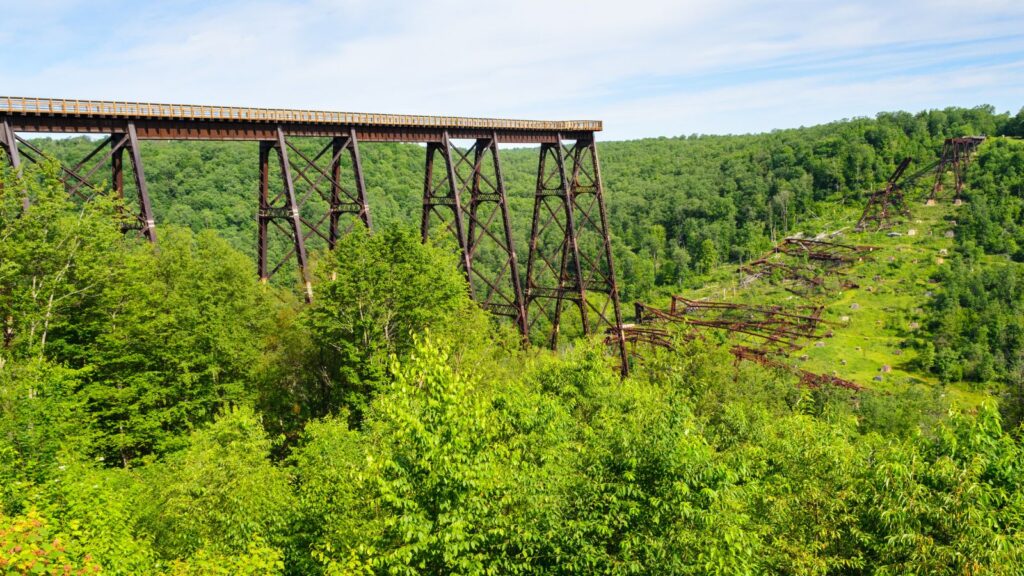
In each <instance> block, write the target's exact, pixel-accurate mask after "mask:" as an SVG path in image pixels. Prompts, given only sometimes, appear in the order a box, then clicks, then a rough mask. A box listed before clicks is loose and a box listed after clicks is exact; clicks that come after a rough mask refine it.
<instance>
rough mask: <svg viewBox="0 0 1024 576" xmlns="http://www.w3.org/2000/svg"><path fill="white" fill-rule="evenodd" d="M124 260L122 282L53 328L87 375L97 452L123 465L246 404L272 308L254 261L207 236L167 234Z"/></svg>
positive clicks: (66, 354) (66, 355)
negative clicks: (99, 437) (100, 436)
mask: <svg viewBox="0 0 1024 576" xmlns="http://www.w3.org/2000/svg"><path fill="white" fill-rule="evenodd" d="M122 262H123V263H124V270H123V274H122V275H121V277H120V278H119V279H118V280H119V281H118V282H114V283H109V284H107V285H106V286H104V287H103V289H102V292H101V293H100V294H99V295H98V296H97V299H96V302H95V303H94V305H93V306H90V307H87V308H83V309H82V310H80V311H79V314H76V315H75V316H74V317H73V318H71V319H70V320H69V322H68V324H67V327H66V328H64V329H58V330H55V335H54V340H55V343H54V348H56V349H57V351H56V352H55V354H54V356H55V357H57V358H59V359H63V360H65V361H67V362H69V363H71V364H73V365H77V366H81V367H82V368H83V369H85V370H86V374H88V376H87V377H86V378H85V382H84V383H83V385H82V387H81V390H80V391H79V394H80V395H81V396H82V397H83V398H85V399H86V401H87V402H88V405H89V410H90V411H91V412H92V413H93V415H94V417H95V419H96V425H97V427H98V428H99V429H100V430H101V431H102V432H103V433H104V441H103V442H101V446H100V447H99V452H100V453H101V454H102V455H104V456H105V457H106V458H109V459H112V461H113V462H117V463H119V464H125V465H127V464H128V462H129V461H130V460H131V459H132V458H134V457H137V456H139V455H144V454H147V453H149V452H151V451H154V450H156V451H168V450H171V449H174V448H175V447H177V446H178V445H179V444H180V438H181V437H180V434H181V433H182V432H186V431H188V430H189V429H191V428H192V427H193V426H195V425H196V424H198V423H201V422H208V421H210V420H212V418H213V415H214V414H215V413H216V412H217V410H218V408H219V407H221V406H225V405H229V404H231V403H237V402H241V401H244V400H245V399H246V398H247V397H248V396H249V394H250V392H249V390H248V387H247V384H248V383H249V382H250V381H251V380H252V379H253V372H252V370H253V368H254V367H255V366H256V365H257V364H258V362H259V358H260V356H261V354H262V350H263V341H262V339H263V338H264V335H265V334H266V332H267V330H268V327H269V326H268V323H267V312H268V310H269V309H272V305H271V303H270V301H269V300H268V296H269V295H268V294H267V293H266V292H265V291H264V290H262V289H261V287H260V286H259V285H257V284H256V283H254V282H253V281H252V268H251V262H250V261H249V260H247V259H246V258H244V257H242V256H241V255H240V254H239V253H237V252H236V251H234V250H232V249H231V248H230V247H229V246H228V245H227V244H226V243H225V242H224V241H223V240H220V239H219V238H217V237H216V236H215V235H214V234H212V233H210V232H206V233H202V234H199V235H195V236H194V235H193V234H192V233H191V232H188V231H184V230H175V229H165V230H163V231H162V235H161V244H160V247H159V249H158V250H157V251H156V252H151V251H149V250H145V249H139V250H136V251H134V252H133V253H132V254H131V255H129V257H128V258H126V259H124V260H122Z"/></svg>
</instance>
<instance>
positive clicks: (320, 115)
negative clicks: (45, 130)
mask: <svg viewBox="0 0 1024 576" xmlns="http://www.w3.org/2000/svg"><path fill="white" fill-rule="evenodd" d="M0 113H8V114H24V115H45V116H101V117H128V118H152V119H185V120H222V121H229V122H301V123H310V124H344V125H360V126H361V125H365V126H401V127H425V128H440V127H443V128H450V127H456V128H477V129H498V130H501V129H505V130H527V131H530V130H544V131H565V132H597V131H600V130H601V128H602V124H601V122H600V121H597V120H510V119H501V118H467V117H460V116H420V115H405V114H366V113H356V112H324V111H317V110H292V109H283V108H244V107H237V106H203V105H191V104H155V103H145V102H117V101H106V100H68V99H55V98H21V97H13V96H2V97H0Z"/></svg>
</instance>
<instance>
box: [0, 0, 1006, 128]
mask: <svg viewBox="0 0 1024 576" xmlns="http://www.w3.org/2000/svg"><path fill="white" fill-rule="evenodd" d="M45 3H47V4H49V5H50V6H48V8H50V9H47V10H36V9H33V10H31V11H29V10H27V9H24V8H20V9H19V8H17V7H13V8H12V10H11V11H9V13H7V14H5V19H4V22H5V24H0V87H2V88H0V91H3V92H7V93H17V94H27V95H55V96H80V97H97V98H122V99H138V100H148V101H153V100H166V101H183V102H211V103H230V104H239V105H259V106H291V107H308V108H327V109H342V110H369V111H388V112H402V113H413V112H415V113H439V114H464V115H494V116H519V117H524V116H534V117H549V118H550V117H587V118H601V119H603V120H605V123H606V127H607V130H608V134H607V135H606V137H612V138H623V137H639V136H644V135H672V134H681V133H691V132H735V131H750V130H762V129H770V128H776V127H786V126H792V125H799V124H809V123H813V122H819V121H825V120H829V119H833V118H836V117H844V116H852V115H858V114H870V113H873V112H874V111H877V110H883V109H886V110H891V109H921V108H926V107H934V106H943V105H947V104H977V103H983V102H991V103H993V104H996V105H997V106H1001V107H1006V108H1009V107H1019V106H1020V105H1024V93H1022V91H1021V81H1022V74H1024V72H1022V70H1021V68H1020V67H1019V66H1013V65H1012V64H1014V62H1015V61H1016V62H1019V61H1020V60H1022V59H1024V33H1022V32H1021V30H1024V5H1022V4H1021V3H1020V2H1010V1H1002V0H981V1H976V2H972V3H970V4H969V5H968V3H964V2H962V1H957V2H952V1H949V2H947V1H946V0H940V1H938V2H937V1H935V0H909V1H895V2H878V1H860V2H847V3H842V4H837V5H830V4H828V3H821V2H815V1H809V0H808V1H802V2H778V1H768V0H753V1H740V0H721V1H719V2H714V3H712V2H700V1H694V0H685V1H671V0H629V1H627V2H623V1H622V0H615V1H611V0H562V1H552V0H519V1H517V2H490V3H481V2H468V1H463V0H437V1H432V2H415V1H412V0H405V1H402V0H377V1H371V0H296V1H293V2H285V3H282V2H269V1H257V2H240V1H239V2H222V3H204V2H198V1H196V2H193V3H184V4H176V6H175V7H173V8H168V7H167V5H165V4H162V3H159V4H148V5H147V3H129V2H126V1H125V0H93V1H92V2H88V3H86V2H85V1H84V0H45ZM97 3H98V4H97ZM38 4H39V3H38V2H37V3H36V4H35V5H34V6H38ZM999 66H1003V68H998V67H999ZM996 70H998V73H996V72H995V71H996Z"/></svg>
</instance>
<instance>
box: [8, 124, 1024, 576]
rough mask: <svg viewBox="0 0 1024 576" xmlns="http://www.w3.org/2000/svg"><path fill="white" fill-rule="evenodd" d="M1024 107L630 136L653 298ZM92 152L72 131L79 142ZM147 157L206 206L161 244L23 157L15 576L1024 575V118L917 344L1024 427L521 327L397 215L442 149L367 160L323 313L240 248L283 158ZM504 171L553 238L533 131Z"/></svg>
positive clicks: (630, 272)
mask: <svg viewBox="0 0 1024 576" xmlns="http://www.w3.org/2000/svg"><path fill="white" fill-rule="evenodd" d="M1019 119H1020V115H1018V117H1017V118H1010V117H1009V116H1008V115H1003V116H1001V115H996V114H994V112H993V110H991V109H990V108H985V107H982V108H977V109H972V110H963V109H947V110H944V111H931V112H926V113H921V114H917V115H911V114H905V113H892V114H881V115H879V116H878V117H877V118H874V119H855V120H852V121H844V122H838V123H834V124H831V125H826V126H819V127H813V128H807V129H800V130H786V131H778V132H774V133H771V134H763V135H751V136H738V137H717V136H713V137H712V136H708V137H696V136H695V137H688V138H673V139H661V140H657V141H638V142H629V143H608V144H603V145H602V156H603V158H604V172H605V174H606V177H607V182H606V184H607V188H608V189H609V191H610V194H609V197H608V201H609V206H610V210H611V213H612V214H611V221H612V223H613V226H614V230H613V232H614V236H615V250H616V258H617V263H618V264H619V265H620V268H619V271H620V272H621V274H622V279H623V280H624V282H623V294H624V295H627V296H628V297H630V298H634V297H635V298H646V297H654V296H656V295H657V294H658V293H659V292H661V291H665V292H667V291H670V290H675V289H677V288H679V287H680V286H686V285H688V284H691V283H693V284H696V283H698V282H700V279H699V278H696V279H695V278H694V275H693V272H694V271H699V272H701V273H705V274H707V275H715V274H724V273H725V272H723V267H721V266H719V265H720V264H723V263H730V262H739V261H743V260H748V259H750V258H751V257H753V256H755V255H757V254H759V253H761V252H762V251H763V250H765V249H766V248H767V247H768V246H769V245H770V243H771V239H772V238H777V237H778V236H779V235H781V234H785V233H789V232H791V231H796V230H801V228H802V227H803V226H805V225H806V221H807V219H808V218H809V217H811V216H813V215H815V214H816V213H818V212H821V211H823V210H826V207H828V206H829V204H830V203H833V202H836V201H839V202H847V201H849V202H854V201H857V198H856V196H859V195H860V193H861V192H863V191H867V190H870V189H872V188H873V187H874V186H876V185H877V184H878V183H879V182H881V181H882V180H884V178H885V176H887V175H888V172H889V171H890V170H891V168H892V166H893V164H894V163H895V162H896V161H898V160H899V159H900V158H901V157H902V156H904V155H906V154H910V155H913V156H915V158H919V159H922V160H923V159H925V158H927V157H928V155H929V154H934V153H935V152H936V151H937V150H938V143H939V142H940V141H941V139H942V138H944V137H947V136H957V135H962V134H964V133H971V132H986V133H989V134H995V133H999V132H1003V133H1013V132H1014V131H1015V130H1017V124H1019ZM90 144H91V143H90V142H89V141H87V140H83V139H69V140H62V141H59V142H53V141H51V142H43V143H41V145H43V146H44V147H46V148H47V149H49V150H52V151H54V152H55V153H57V154H58V155H64V156H68V157H70V156H72V155H73V154H74V153H77V152H78V151H80V150H81V149H84V148H86V147H88V146H89V145H90ZM302 145H306V144H302ZM310 145H313V143H311V144H310ZM145 148H146V149H145V151H144V153H145V154H146V156H147V161H148V162H149V163H148V165H147V171H148V172H149V175H150V180H151V183H152V186H153V191H154V196H155V204H156V205H157V206H158V210H163V211H165V212H159V213H158V216H159V217H160V219H161V222H162V223H163V222H167V221H170V222H176V223H177V224H182V225H185V226H187V227H189V228H192V229H194V230H196V232H192V231H190V230H187V229H184V228H177V227H175V226H174V225H168V226H163V225H162V227H161V236H160V238H161V243H160V245H159V246H158V247H156V248H153V247H151V246H149V245H147V244H145V243H143V242H141V241H139V240H137V239H134V238H131V237H128V236H124V235H122V234H121V232H120V230H119V229H118V228H119V227H118V218H119V216H118V214H119V211H118V203H117V202H116V201H115V200H114V199H110V198H105V197H101V198H99V199H98V201H97V202H94V203H89V204H85V205H77V204H75V203H73V202H70V201H69V200H67V198H66V197H65V195H64V191H63V190H62V187H61V185H60V184H59V183H58V181H57V180H56V178H55V174H56V172H55V169H54V167H53V166H48V167H44V168H42V169H40V170H33V169H29V170H28V171H27V172H26V175H25V178H23V179H17V178H15V177H14V176H13V175H12V174H11V173H10V172H9V171H5V172H4V173H3V175H2V178H3V184H4V186H3V188H2V189H0V313H2V314H0V316H2V318H3V323H4V325H3V327H4V334H5V338H4V342H3V347H2V348H0V497H2V501H0V505H2V508H0V570H2V571H4V572H5V573H23V572H26V571H28V570H37V571H40V570H41V571H42V573H56V574H65V573H69V571H70V573H99V572H100V571H102V572H103V573H109V574H125V575H128V574H167V575H191V574H288V575H292V574H295V575H299V574H302V575H307V574H312V575H316V574H332V575H333V574H385V573H386V574H420V573H427V574H449V573H450V574H485V573H486V574H506V573H510V574H595V573H601V574H662V573H670V574H802V575H826V574H843V575H856V574H949V575H953V574H982V573H985V574H1016V573H1019V572H1020V566H1021V565H1024V558H1021V556H1022V552H1021V551H1022V550H1024V542H1022V541H1021V534H1024V530H1022V528H1024V526H1022V522H1024V503H1022V502H1024V501H1022V500H1021V498H1020V494H1022V493H1024V486H1022V485H1021V484H1022V482H1024V475H1022V474H1021V469H1020V465H1019V462H1020V461H1021V457H1022V453H1021V451H1022V447H1021V441H1022V440H1021V438H1020V437H1018V435H1017V433H1016V432H1017V430H1016V425H1017V422H1019V419H1020V414H1021V413H1024V410H1022V409H1021V408H1020V407H1021V406H1024V402H1022V401H1021V398H1024V376H1022V374H1024V368H1022V366H1024V362H1022V361H1021V358H1022V354H1021V349H1022V348H1021V334H1024V327H1022V326H1021V320H1020V319H1021V318H1024V310H1021V309H1020V306H1021V302H1022V301H1024V295H1022V294H1021V293H1020V290H1021V288H1020V287H1021V286H1024V281H1021V278H1020V271H1019V263H1018V262H1015V260H1020V259H1021V258H1020V256H1019V254H1020V249H1019V247H1020V246H1022V245H1024V244H1022V242H1024V239H1020V238H1018V236H1019V235H1020V234H1019V231H1020V230H1019V229H1020V228H1021V226H1020V224H1021V223H1020V222H1019V220H1020V215H1021V213H1022V211H1021V210H1020V208H1021V205H1020V197H1021V196H1022V194H1021V191H1020V189H1019V180H1020V171H1019V164H1020V161H1021V157H1020V154H1019V150H1018V148H1019V146H1018V145H1017V143H1013V142H1003V141H1001V140H1000V141H996V142H993V143H990V144H986V146H985V147H984V148H983V149H982V151H981V154H980V155H979V157H978V163H977V164H978V165H979V166H982V165H983V166H984V167H985V168H984V169H983V170H976V171H972V172H971V174H972V176H971V178H972V182H971V183H970V186H969V190H970V192H969V193H970V198H969V199H970V202H968V204H967V205H966V207H965V208H964V209H963V211H962V215H958V216H957V218H958V219H959V220H960V224H959V225H958V226H957V227H956V232H957V240H956V242H957V244H958V250H957V251H956V252H957V253H956V254H955V255H954V256H950V257H949V258H948V261H949V265H944V267H943V268H944V270H943V271H942V272H940V273H939V275H938V276H937V277H936V280H938V283H937V284H936V285H935V286H934V287H932V286H931V285H929V286H928V289H929V290H933V289H934V290H935V292H936V293H935V297H934V298H932V301H931V302H930V303H928V304H920V305H921V306H927V308H928V314H929V316H930V320H929V321H927V322H925V326H923V327H921V329H920V330H919V331H916V332H915V333H914V334H913V336H909V333H907V336H908V337H912V338H913V339H914V341H915V342H917V343H918V348H919V351H920V353H919V354H918V355H917V357H916V358H913V359H911V360H909V361H908V362H914V363H916V364H915V365H916V366H917V367H918V369H920V370H931V371H932V372H933V373H934V374H935V375H937V376H939V377H940V378H941V379H942V380H944V381H947V382H955V381H958V380H960V379H961V378H967V379H970V380H972V381H976V382H978V383H979V387H981V386H985V385H988V384H983V383H1005V384H1006V385H1007V386H1006V390H1007V393H1006V394H1004V395H1003V396H1004V401H1003V403H1002V406H1001V410H1002V413H1003V416H1001V415H1000V413H999V411H998V410H996V409H995V408H994V406H993V405H992V404H991V403H983V404H982V405H980V406H979V407H978V408H977V409H976V411H974V412H954V413H952V414H951V415H949V416H946V415H945V411H944V409H943V408H942V407H943V406H944V405H945V401H944V400H943V399H942V395H943V393H944V392H945V391H946V390H947V388H943V387H941V386H932V385H920V386H913V387H908V388H906V389H905V390H894V391H893V392H892V393H891V394H883V393H861V394H853V393H851V392H849V391H843V390H832V389H819V390H807V389H802V388H798V387H797V386H795V382H794V378H793V377H792V375H791V374H789V373H788V372H786V371H779V372H778V373H775V372H773V371H770V370H764V369H762V368H761V367H757V366H744V365H740V366H736V365H734V364H733V361H732V357H731V356H730V355H729V354H728V352H727V351H726V350H725V349H724V347H722V346H720V345H719V344H720V343H718V342H716V341H715V340H714V339H713V338H711V339H708V340H707V341H702V340H694V341H691V342H686V341H685V339H684V338H679V341H677V342H676V346H675V348H674V350H672V351H662V352H657V353H652V354H651V355H649V356H648V357H646V358H645V361H644V362H643V363H641V364H640V365H638V366H637V368H636V370H634V372H633V375H632V377H630V378H628V379H625V380H620V379H619V378H618V377H617V375H616V374H615V373H614V371H613V370H612V369H611V364H612V362H611V360H610V359H609V358H608V357H607V355H606V354H605V351H604V349H603V347H602V345H601V344H600V343H599V342H597V341H596V340H595V341H585V340H577V341H573V342H567V346H566V349H565V350H563V351H561V352H559V353H551V352H547V351H541V350H537V349H530V350H524V349H520V343H519V342H518V341H517V340H516V339H515V338H514V337H513V338H509V337H508V336H507V333H505V332H502V330H501V329H500V328H497V329H496V328H495V323H493V322H492V321H491V320H490V319H489V318H488V317H487V316H486V315H485V313H484V312H483V311H481V310H480V309H479V307H477V306H476V305H475V304H473V303H472V302H471V301H470V299H469V298H468V293H467V291H468V288H467V284H466V280H465V278H464V276H463V274H462V273H461V272H460V271H459V270H458V268H457V265H456V263H455V261H454V258H453V257H452V256H451V253H450V251H449V250H448V249H447V248H445V247H438V246H432V245H423V244H421V243H420V241H419V237H418V235H417V234H415V233H413V232H411V231H410V230H409V229H408V227H402V226H401V223H403V222H404V223H408V222H414V221H415V220H416V216H417V214H418V213H419V202H418V199H417V197H416V196H415V195H409V196H408V197H405V196H399V195H397V194H395V192H396V191H398V190H404V189H408V190H415V189H418V188H419V187H420V185H421V181H420V178H419V173H418V171H419V170H421V169H422V149H420V148H418V147H415V146H398V145H396V146H380V147H367V148H368V150H365V151H364V159H365V161H366V163H367V173H368V178H369V180H368V184H369V186H370V189H371V198H372V202H373V203H374V204H373V210H374V215H375V220H376V221H377V223H378V231H377V232H375V233H374V234H372V235H371V234H366V233H363V232H362V231H356V232H353V233H351V234H348V235H347V236H345V237H344V238H343V239H342V241H341V243H340V245H339V246H338V248H337V250H336V251H335V252H334V253H325V252H321V251H319V249H320V248H322V245H318V244H317V242H316V241H315V240H313V241H311V245H312V247H313V249H314V258H313V260H314V262H315V263H316V268H317V274H318V278H319V280H318V283H317V290H316V302H315V303H314V304H313V305H312V306H309V307H303V306H302V305H300V304H298V303H297V302H296V300H295V299H294V297H291V296H289V295H288V292H287V289H286V288H285V286H286V285H287V284H288V282H289V280H292V279H293V278H292V279H289V278H287V277H284V278H283V279H282V280H281V284H280V285H269V286H266V285H261V284H259V283H258V282H257V281H256V279H255V278H254V274H253V268H254V266H253V263H252V261H251V258H250V257H249V256H247V255H246V254H245V253H244V252H242V251H239V250H236V249H235V248H238V249H240V250H249V249H251V240H250V239H251V237H252V235H253V226H254V224H253V221H252V218H251V194H250V192H251V186H249V185H248V184H247V182H248V181H249V180H250V179H251V178H252V171H251V170H249V169H248V168H245V166H246V165H247V162H248V161H249V160H250V159H252V157H254V155H255V154H254V153H255V150H254V147H253V146H251V145H248V144H246V145H233V144H229V145H223V146H221V145H212V144H202V145H197V146H195V147H194V148H191V147H184V146H179V145H177V144H150V145H147V146H146V147H145ZM150 159H151V160H150ZM200 160H201V161H203V162H204V163H205V164H204V168H206V170H205V171H204V172H203V173H202V174H200V173H198V172H196V169H195V163H196V162H197V161H200ZM503 161H504V165H503V167H504V168H505V173H506V176H507V178H508V183H509V187H510V189H511V190H512V198H511V199H510V202H511V203H512V205H513V208H514V210H513V214H514V220H513V227H514V229H515V232H516V234H517V235H518V236H517V241H518V245H519V246H520V249H522V248H524V247H525V242H523V239H524V237H525V230H526V229H527V228H528V226H529V218H528V217H527V216H524V215H528V214H529V210H528V208H529V205H530V204H529V203H530V202H531V201H532V199H531V197H530V194H532V188H531V187H532V185H533V184H532V182H531V178H533V177H535V174H532V171H533V170H534V167H535V162H536V151H535V150H509V151H507V153H505V155H504V158H503ZM195 186H198V187H199V189H198V190H194V191H193V190H191V189H190V188H191V187H195ZM25 192H27V193H28V195H29V197H30V198H31V199H32V204H31V207H30V209H29V210H28V211H27V212H25V211H24V210H23V208H22V203H21V200H22V195H23V193H25ZM524 207H525V209H523V208H524ZM313 208H316V207H315V206H314V207H313ZM313 208H311V209H313ZM320 208H322V206H321V207H320ZM828 209H831V208H828ZM951 227H952V226H951ZM210 228H213V229H215V231H211V230H208V229H210ZM200 230H202V231H200ZM232 245H234V246H235V248H232ZM271 248H272V253H273V254H274V255H283V250H285V249H286V247H284V246H282V245H280V244H274V245H273V246H272V247H271ZM520 261H521V262H522V261H525V255H520ZM492 264H493V263H489V264H484V265H485V266H489V265H492ZM891 268H892V269H895V265H892V266H891ZM879 269H881V267H879ZM920 282H921V283H922V284H924V283H925V282H927V280H926V279H923V278H922V279H920ZM885 312H886V316H885V317H884V319H883V318H882V317H881V316H879V317H878V318H877V320H878V322H877V323H876V324H875V325H877V326H879V327H881V328H883V329H886V330H889V331H895V330H900V329H902V327H903V326H904V325H906V324H908V323H909V322H910V320H911V319H912V318H913V319H920V318H921V316H923V315H924V312H923V311H922V312H920V313H918V312H915V313H914V315H912V316H911V315H909V314H908V313H907V311H906V310H894V311H890V310H886V311H885ZM872 320H875V318H872ZM932 381H934V380H932ZM978 395H979V397H983V396H984V393H983V392H979V393H978ZM1004 427H1005V428H1007V429H1010V430H1011V431H1013V432H1012V433H1007V432H1004V431H1003V428H1004ZM267 430H272V431H273V434H272V436H273V438H274V440H271V437H270V436H269V435H268V433H267ZM111 464H113V466H111ZM65 566H67V568H65Z"/></svg>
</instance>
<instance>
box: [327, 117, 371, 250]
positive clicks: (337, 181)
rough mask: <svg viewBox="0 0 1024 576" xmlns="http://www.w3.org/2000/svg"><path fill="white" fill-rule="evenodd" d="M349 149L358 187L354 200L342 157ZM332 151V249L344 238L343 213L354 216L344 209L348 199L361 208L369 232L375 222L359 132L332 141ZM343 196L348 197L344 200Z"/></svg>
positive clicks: (350, 132) (329, 242)
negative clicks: (346, 182) (345, 180)
mask: <svg viewBox="0 0 1024 576" xmlns="http://www.w3.org/2000/svg"><path fill="white" fill-rule="evenodd" d="M346 150H347V151H348V154H349V158H350V159H351V160H352V176H353V181H354V183H355V187H356V190H355V195H354V197H353V195H352V194H350V193H348V192H346V191H345V190H344V189H343V188H342V186H341V157H342V155H343V154H344V153H345V151H346ZM331 151H332V156H331V178H330V180H331V194H330V198H329V204H330V211H331V213H330V227H329V231H328V239H327V244H328V247H329V248H331V249H333V248H334V245H335V244H336V243H337V241H338V238H340V235H341V231H340V229H339V224H340V220H341V215H342V213H352V209H351V208H342V203H343V200H348V202H346V203H345V204H346V205H348V206H351V205H352V204H353V202H352V201H354V204H355V205H356V206H357V208H356V210H357V212H356V216H357V217H358V218H359V220H360V221H362V223H363V225H364V226H366V227H367V228H368V229H370V230H372V229H373V222H372V220H371V219H370V203H369V201H368V200H367V195H366V181H365V180H364V178H363V162H362V159H361V157H360V155H359V141H358V140H357V139H356V131H355V129H354V128H353V129H349V133H348V134H347V135H345V136H338V137H335V138H333V139H332V140H331ZM343 195H344V196H346V198H343V197H342V196H343Z"/></svg>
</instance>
